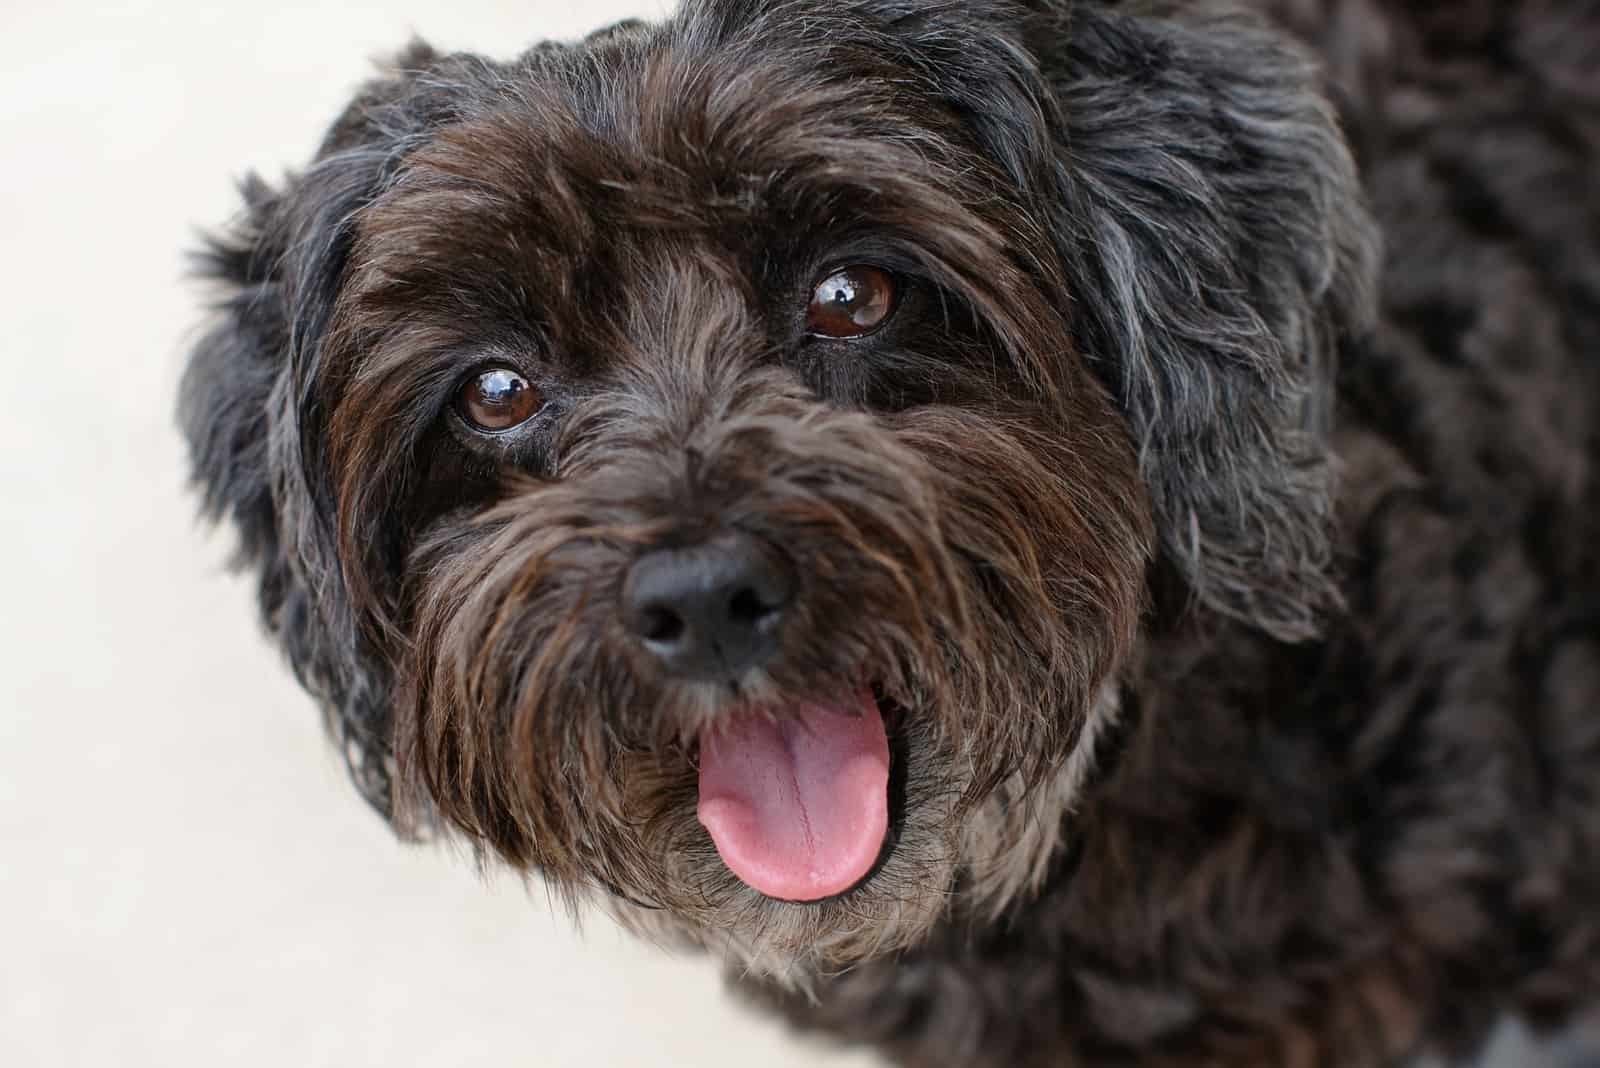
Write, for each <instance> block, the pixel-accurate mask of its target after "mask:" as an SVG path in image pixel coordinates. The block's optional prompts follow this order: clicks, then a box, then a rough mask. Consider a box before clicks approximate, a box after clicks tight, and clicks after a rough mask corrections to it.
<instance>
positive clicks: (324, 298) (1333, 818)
mask: <svg viewBox="0 0 1600 1068" xmlns="http://www.w3.org/2000/svg"><path fill="white" fill-rule="evenodd" d="M1597 42H1600V11H1597V9H1596V7H1595V5H1594V4H1593V3H1591V2H1588V0H1529V2H1526V3H1522V2H1512V0H1462V2H1456V3H1449V4H1446V3H1428V2H1424V0H1406V2H1402V0H1393V2H1387V3H1386V2H1381V0H1263V2H1261V3H1257V4H1254V5H1239V4H1232V3H1217V2H1212V0H1195V2H1178V0H1125V2H1111V0H1072V2H1068V0H1026V2H1023V0H1017V2H1010V0H974V2H953V0H685V2H684V4H683V7H682V9H681V10H680V11H678V12H677V13H676V14H675V15H673V16H672V17H670V18H668V19H666V20H665V21H662V22H660V23H655V24H651V23H643V22H626V23H622V24H618V25H616V26H613V27H611V28H609V29H606V30H603V31H599V32H597V33H596V34H594V35H592V36H590V37H588V38H586V39H583V40H581V41H576V42H572V43H546V44H539V45H536V46H535V47H533V48H532V49H530V50H529V51H527V52H525V53H524V54H522V55H521V56H519V57H518V58H516V59H514V60H511V61H509V62H504V63H500V62H491V61H489V60H487V59H484V58H480V57H478V56H475V55H468V54H441V53H438V52H436V51H434V50H433V49H431V48H429V47H428V46H427V45H425V44H422V43H413V44H412V45H411V46H410V47H409V48H408V49H407V50H405V51H404V52H403V53H402V54H400V55H399V56H398V57H397V58H396V59H395V60H394V61H393V62H392V63H391V64H390V65H389V66H388V67H387V68H386V70H385V71H384V72H383V73H381V75H379V76H378V77H376V78H375V79H374V80H373V81H371V82H370V83H369V84H367V85H366V86H365V87H364V88H363V89H362V90H361V91H360V92H359V94H358V95H357V96H356V97H355V99H354V101H353V102H352V103H351V104H350V105H349V107H348V108H347V109H346V110H345V111H344V113H343V114H342V115H341V116H340V117H339V118H338V119H337V121H336V122H335V123H334V124H333V126H332V128H331V130H330V131H329V132H328V134H327V136H326V139H325V140H324V141H323V143H322V145H321V147H320V149H319V150H318V151H317V153H316V155H315V158H314V159H313V160H312V161H311V162H310V164H309V165H308V166H307V167H306V168H305V169H303V170H301V171H299V172H298V173H295V174H292V175H290V176H288V177H287V178H286V179H285V180H284V181H282V182H280V183H278V184H276V185H274V184H269V183H267V182H264V181H262V180H260V179H257V178H250V179H247V180H246V181H245V183H244V184H243V197H244V201H245V206H244V209H243V212H242V214H241V215H240V217H239V218H238V219H237V220H236V221H235V222H234V223H233V224H231V225H230V226H229V227H228V228H227V229H226V230H225V231H223V232H221V233H219V234H218V235H217V236H216V237H214V238H213V239H212V240H210V242H209V244H208V245H207V247H206V249H205V250H204V252H203V253H202V254H201V261H200V262H201V266H200V273H201V274H202V275H203V276H205V277H206V278H208V279H210V280H211V282H212V283H213V284H215V285H216V286H218V287H219V290H220V296H219V297H218V298H217V299H216V301H215V304H214V307H213V319H212V325H211V327H210V328H209V330H208V331H207V332H206V333H205V334H204V335H203V337H202V338H201V339H200V340H199V341H198V343H197V344H196V346H195V348H194V349H193V352H192V355H191V357H190V362H189V366H188V369H187V372H186V376H185V378H184V381H183V384H182V390H181V400H180V421H181V425H182V429H183V431H184V433H185V435H186V437H187V441H188V444H189V448H190V453H191V457H192V461H193V470H194V476H195V479H196V482H197V484H198V487H199V490H200V492H201V494H202V496H203V500H204V509H205V511H206V513H207V514H208V515H209V516H211V517H213V518H217V519H221V520H227V521H230V522H231V525H232V526H233V527H234V529H236V530H237V532H238V535H239V539H240V542H239V544H240V547H239V553H238V559H239V561H240V564H241V566H243V567H245V568H247V569H249V570H250V571H251V572H253V573H254V574H255V576H256V577H257V579H258V580H259V595H260V610H261V615H262V617H263V619H264V620H265V623H266V628H267V630H268V631H269V632H270V634H271V636H272V638H273V639H274V641H275V642H276V643H277V644H278V645H279V646H281V648H282V649H283V650H284V652H285V653H286V654H287V659H288V662H289V664H290V665H291V666H292V667H293V669H294V671H295V672H296V673H297V675H298V677H299V679H300V681H301V682H302V683H303V684H304V686H305V688H306V689H307V690H308V691H309V692H310V693H311V694H312V695H313V696H314V697H315V699H316V701H317V703H318V704H319V705H320V707H321V709H322V710H323V712H324V713H325V715H326V719H327V724H328V726H329V728H330V730H331V734H332V737H333V739H334V740H335V741H336V743H337V744H338V746H339V747H340V748H341V749H342V751H343V753H344V755H345V757H346V758H347V761H348V764H349V768H350V771H351V773H352V777H353V780H354V782H355V784H356V786H357V787H358V788H359V790H360V792H361V794H362V795H364V797H365V798H366V799H367V800H368V801H369V802H371V804H372V805H373V806H375V807H376V808H377V809H378V811H380V812H381V813H382V814H383V816H384V817H385V818H386V819H387V820H388V821H389V822H390V823H391V824H392V825H393V827H394V828H395V829H396V830H397V831H398V832H399V834H400V835H402V836H404V837H406V838H423V839H427V838H435V837H439V836H455V837H459V838H461V839H464V840H465V841H467V842H470V843H471V844H472V846H473V847H475V849H476V850H477V851H479V853H480V854H481V855H482V856H483V857H484V858H487V859H490V860H493V861H495V862H498V863H503V864H505V865H509V866H510V867H512V868H514V869H516V870H518V871H521V872H526V873H535V874H537V875H539V876H541V877H542V878H543V879H544V880H546V881H547V882H548V883H549V885H551V886H552V887H554V888H556V890H557V891H558V892H559V893H560V894H562V895H564V896H565V897H566V898H567V899H568V900H569V901H571V902H573V903H574V904H578V903H599V904H600V905H602V906H603V907H605V908H607V909H609V910H610V911H611V912H612V913H614V914H615V915H616V916H618V917H619V918H620V919H621V920H622V922H624V923H625V924H628V925H630V926H631V927H633V928H634V929H636V930H638V931H640V932H642V933H644V934H647V935H648V936H650V937H652V938H655V939H660V940H667V941H670V942H673V943H677V944H683V945H690V946H695V947H699V948H702V949H704V950H706V951H708V952H711V953H714V954H716V955H717V956H718V957H720V958H721V959H722V960H723V961H725V962H726V963H727V966H728V968H729V970H730V973H731V974H732V975H733V976H734V980H733V981H734V982H735V983H736V984H737V985H738V987H739V988H740V989H741V990H743V991H745V992H747V993H748V995H749V997H750V999H751V1000H752V1001H753V1002H755V1003H757V1004H760V1005H762V1006H764V1007H766V1008H768V1009H771V1010H773V1011H775V1012H777V1013H778V1014H780V1015H781V1016H783V1017H784V1018H786V1019H787V1020H789V1021H791V1022H792V1023H793V1024H794V1025H796V1026H798V1027H800V1028H804V1029H808V1030H814V1031H819V1032H822V1033H826V1034H829V1035H831V1036H833V1037H835V1038H837V1039H840V1040H843V1041H846V1042H850V1043H858V1044H864V1045H870V1046H873V1047H876V1048H877V1049H879V1050H880V1051H882V1052H883V1053H884V1054H885V1055H886V1056H888V1057H889V1058H891V1059H893V1060H894V1061H896V1062H897V1063H902V1064H906V1065H924V1066H941V1065H961V1066H969V1068H970V1066H988V1065H993V1066H1002V1065H1004V1066H1015V1065H1141V1066H1149V1065H1171V1066H1221V1065H1227V1066H1232V1068H1237V1066H1252V1065H1260V1066H1267V1065H1273V1066H1295V1068H1298V1066H1313V1065H1315V1066H1322V1065H1328V1066H1340V1068H1350V1066H1378V1065H1390V1064H1396V1063H1400V1062H1401V1061H1402V1060H1403V1059H1405V1058H1407V1057H1410V1056H1412V1055H1414V1054H1417V1053H1421V1052H1424V1051H1433V1052H1437V1053H1442V1054H1444V1055H1447V1056H1456V1055H1466V1054H1468V1053H1469V1052H1470V1051H1471V1050H1472V1049H1473V1048H1474V1046H1475V1045H1477V1044H1478V1043H1480V1042H1481V1040H1482V1039H1483V1038H1484V1036H1485V1033H1486V1031H1487V1030H1488V1029H1489V1028H1490V1027H1491V1026H1492V1025H1493V1023H1494V1021H1495V1020H1496V1019H1497V1017H1499V1016H1500V1015H1501V1014H1502V1013H1505V1012H1511V1013H1515V1014H1518V1015H1520V1016H1521V1017H1522V1018H1523V1019H1525V1020H1527V1021H1529V1022H1531V1023H1533V1024H1534V1025H1537V1026H1556V1025H1558V1024H1560V1023H1561V1022H1562V1021H1564V1020H1567V1019H1569V1018H1571V1017H1572V1016H1573V1015H1574V1014H1576V1013H1578V1012H1581V1011H1584V1010H1585V1009H1587V1008H1590V1007H1592V1006H1593V1004H1594V1002H1595V1000H1596V992H1597V991H1600V474H1597V470H1596V465H1597V462H1600V179H1597V169H1596V166H1595V164H1596V160H1597V154H1600V64H1597V63H1596V60H1595V56H1596V54H1597V51H1596V45H1597Z"/></svg>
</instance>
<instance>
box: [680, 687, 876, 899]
mask: <svg viewBox="0 0 1600 1068" xmlns="http://www.w3.org/2000/svg"><path fill="white" fill-rule="evenodd" d="M888 787H889V743H888V740H887V739H886V738H885V737H884V733H883V714H882V713H881V712H879V711H878V702H877V701H875V700H874V699H873V697H872V695H871V694H870V693H866V692H863V693H861V694H860V695H859V696H858V697H857V699H856V700H855V702H853V703H852V704H850V705H842V704H841V705H805V706H803V707H800V708H797V709H794V710H793V711H792V713H791V714H789V715H786V716H783V717H781V718H779V719H777V720H772V719H766V718H761V717H755V716H752V717H748V718H746V719H744V720H742V721H741V722H739V723H736V724H734V725H733V727H732V728H731V729H728V730H721V731H717V732H709V731H708V732H706V734H704V735H703V736H702V737H701V739H700V809H699V815H700V822H701V823H702V824H704V825H705V828H706V830H707V831H709V832H710V833H711V840H712V841H713V842H715V843H716V845H717V852H718V853H719V854H721V856H722V862H723V863H724V864H726V865H727V866H728V868H729V870H730V871H732V872H733V874H735V875H737V876H738V877H739V878H740V879H741V880H743V881H744V883H745V884H746V885H747V886H749V887H750V888H752V889H754V890H758V891H760V892H761V893H763V894H766V895H767V896H768V897H775V898H781V899H783V900H785V901H817V900H819V899H821V898H825V897H832V896H833V895H834V894H839V893H843V892H844V891H846V890H848V889H850V888H851V887H852V886H854V885H855V884H856V883H858V882H860V881H861V880H862V879H863V878H865V877H866V874H867V872H869V871H871V870H872V866H873V864H875V863H876V862H877V859H878V853H879V851H880V850H881V849H882V848H883V836H884V832H885V831H886V830H887V829H888V827H889V790H888Z"/></svg>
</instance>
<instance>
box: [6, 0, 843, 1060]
mask: <svg viewBox="0 0 1600 1068" xmlns="http://www.w3.org/2000/svg"><path fill="white" fill-rule="evenodd" d="M664 6H665V5H664V4H663V3H660V2H656V0H644V2H643V3H641V2H639V0H634V2H631V3H630V2H624V0H589V2H587V3H584V4H577V5H575V4H571V3H568V2H564V0H563V2H554V0H522V2H520V3H512V2H494V0H448V2H440V0H389V2H366V3H360V2H347V0H341V2H332V3H329V2H324V3H287V4H254V5H246V4H242V3H222V4H214V3H209V2H199V0H159V2H145V3H125V4H118V5H105V6H101V7H89V6H86V5H83V4H63V5H43V4H38V5H36V4H26V3H23V2H22V0H4V2H0V40H3V41H4V42H5V58H4V59H3V60H0V101H3V102H4V103H3V105H0V160H3V164H0V369H3V373H0V393H3V397H4V402H5V403H4V408H3V414H0V560H3V561H4V562H5V568H6V575H5V578H4V579H0V1064H4V1065H6V1066H12V1068H32V1066H52V1068H53V1066H58V1065H60V1066H67V1065H85V1066H87V1065H94V1066H97V1068H100V1066H113V1065H115V1066H127V1068H133V1066H143V1065H163V1066H171V1065H185V1066H186V1065H208V1066H209V1065H215V1064H229V1065H240V1066H256V1065H261V1066H268V1065H270V1066H272V1068H289V1066H293V1068H312V1066H318V1065H339V1066H341V1068H361V1066H369V1065H370V1066H380V1065H381V1066H407V1065H429V1066H451V1065H488V1064H503V1065H530V1066H532V1065H538V1066H544V1065H550V1066H565V1065H589V1066H593V1065H655V1064H663V1065H674V1064H684V1065H701V1066H715V1065H751V1064H760V1065H763V1066H774V1068H779V1066H791V1065H866V1064H868V1063H870V1062H868V1061H867V1060H865V1059H863V1058H858V1057H844V1056H840V1057H837V1058H830V1057H829V1056H828V1055H827V1054H825V1053H824V1052H823V1051H820V1050H818V1049H816V1048H814V1047H810V1046H806V1045H802V1044H800V1043H799V1042H797V1041H796V1040H794V1039H792V1038H790V1037H788V1036H785V1035H783V1034H782V1033H781V1031H780V1030H779V1028H778V1027H777V1026H776V1025H774V1024H772V1023H770V1022H768V1021H766V1020H763V1019H761V1018H760V1017H758V1016H755V1015H752V1014H749V1013H746V1012H744V1011H741V1010H740V1009H739V1008H738V1007H737V1006H736V1005H735V1004H734V1002H733V1000H732V999H731V998H730V997H728V996H727V995H726V994H725V993H724V992H723V990H722V984H721V980H720V977H719V975H718V974H717V971H716V969H715V968H714V967H713V966H712V965H711V964H710V963H709V962H708V961H705V960H699V959H685V958H681V957H679V958H674V957H672V956H669V955H668V954H666V953H664V952H662V951H660V950H657V949H655V948H653V947H651V946H648V945H645V944H643V943H640V942H637V941H634V940H632V939H629V938H626V937H625V936H623V935H622V934H621V933H619V932H617V931H616V930H614V929H613V928H612V927H611V926H610V924H609V923H608V922H607V921H606V920H605V919H604V918H603V917H600V916H598V915H593V916H590V917H588V918H587V919H586V921H585V923H584V925H583V929H582V930H581V931H579V930H575V929H574V927H573V924H572V923H571V922H570V920H569V919H568V917H567V916H566V915H565V914H564V913H562V912H561V910H559V909H558V908H553V907H551V905H550V904H549V903H548V902H547V901H546V899H545V897H544V893H543V891H542V889H541V888H540V887H538V886H533V887H531V888H524V887H523V886H522V885H521V884H520V883H518V882H516V881H514V880H511V879H506V878H483V877H480V875H479V874H478V873H477V872H476V871H475V870H474V868H473V865H472V863H471V861H470V859H468V858H466V857H464V856H461V855H459V854H456V853H452V852H450V851H448V850H443V849H415V848H405V847H402V846H400V845H398V844H396V843H395V841H394V840H393V839H392V838H391V836H390V835H389V833H388V832H387V830H386V829H385V828H384V826H383V825H382V823H381V822H380V821H379V820H378V818H377V817H376V816H374V815H372V814H371V813H370V812H369V811H368V810H367V808H366V806H365V805H363V804H362V803H361V801H360V800H359V799H358V798H357V796H356V794H355V792H354V791H353V789H352V788H351V787H350V786H349V785H348V784H347V783H346V782H345V781H344V772H343V769H342V767H341V766H340V765H339V763H338V761H337V759H336V758H335V756H334V754H333V752H332V750H331V748H330V747H329V746H327V745H326V744H325V743H324V741H323V738H322V736H321V728H320V725H319V722H318V717H317V713H316V710H315V709H314V708H313V706H312V704H311V702H310V700H309V699H308V698H307V697H306V696H305V695H304V694H302V693H301V692H300V691H299V690H298V689H297V688H296V687H295V685H294V684H293V682H292V681H291V680H290V678H289V676H288V673H287V672H286V671H285V670H284V669H283V666H282V665H281V664H280V662H279V660H278V657H277V655H276V654H275V653H274V652H273V651H272V650H271V649H270V648H269V647H268V645H267V644H266V643H265V642H264V641H263V640H262V638H261V636H260V634H259V632H258V631H257V629H256V624H255V610H254V605H253V601H252V594H251V591H250V590H249V588H248V587H247V585H246V584H245V583H244V582H243V581H241V580H240V579H237V578H235V577H232V576H230V575H228V574H227V573H226V570H225V567H224V564H225V561H226V557H227V554H228V548H229V544H228V539H227V538H226V537H222V536H217V535H213V534H212V533H210V532H208V531H207V530H205V529H204V528H203V527H201V526H200V525H199V524H198V523H197V522H196V521H195V520H194V502H193V500H192V498H191V497H190V495H189V494H188V493H187V492H186V490H185V486H184V480H185V471H184V457H183V452H182V449H181V445H180V442H179V440H178V437H177V435H176V433H175V431H174V429H173V397H174V390H175V387H176V383H177V379H178V375H179V373H180V369H181V366H182V362H183V357H184V352H185V347H186V344H187V343H188V341H190V340H191V339H192V338H193V337H194V336H195V333H196V328H197V325H198V323H199V322H200V319H201V314H200V308H201V299H202V293H201V292H200V290H199V289H198V288H197V287H195V286H193V285H192V284H189V283H187V282H186V281H185V280H184V278H183V274H184V259H183V257H184V253H185V250H186V249H187V248H189V247H191V246H192V245H193V244H194V235H195V232H196V229H197V228H198V227H201V226H212V225H215V224H218V223H221V222H223V221H224V220H226V219H227V218H228V217H229V216H230V214H231V213H232V212H233V211H234V210H235V206H236V204H237V198H236V196H235V194H234V191H233V182H234V180H235V179H236V178H238V177H239V176H240V175H242V174H243V173H244V172H245V171H246V170H248V169H252V168H254V169H257V170H260V171H261V172H262V173H263V174H264V175H266V176H268V177H274V176H276V175H278V174H279V173H281V171H282V170H283V169H284V168H285V167H289V166H298V165H300V164H302V163H304V162H305V161H306V159H307V158H308V157H309V155H310V153H311V152H312V150H313V149H314V148H315V146H316V143H317V141H318V139H319V138H320V136H321V134H322V131H323V129H324V127H325V126H326V125H327V124H328V122H330V121H331V120H332V119H333V117H334V116H335V115H336V114H337V113H338V111H339V110H340V109H341V108H342V107H343V105H344V103H345V102H346V100H347V99H348V97H349V95H350V93H351V90H352V89H353V88H354V87H355V86H356V85H357V83H358V82H360V81H361V80H362V79H363V78H364V77H366V76H367V75H368V73H369V72H370V70H371V64H370V60H371V58H372V57H374V56H378V55H382V54H384V53H387V52H391V51H393V50H395V49H397V48H398V47H399V46H400V45H402V44H403V43H404V42H405V41H406V39H407V38H408V37H409V36H410V35H412V34H413V33H415V34H420V35H421V36H423V37H424V38H426V39H428V40H430V41H432V42H433V43H435V44H437V45H440V46H444V47H450V48H471V49H476V50H479V51H483V52H486V53H489V54H491V55H494V56H500V57H504V56H510V55H513V54H515V53H516V52H519V51H521V49H522V48H523V47H525V46H526V45H528V44H530V43H532V42H533V41H534V40H536V39H538V38H541V37H564V36H571V35H574V34H577V33H580V32H583V31H586V30H588V29H591V28H593V27H594V26H598V25H600V24H603V23H606V22H609V21H612V20H614V19H616V18H619V17H622V16H625V15H633V14H643V15H660V14H662V13H663V8H664Z"/></svg>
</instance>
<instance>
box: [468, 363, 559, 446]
mask: <svg viewBox="0 0 1600 1068" xmlns="http://www.w3.org/2000/svg"><path fill="white" fill-rule="evenodd" d="M542 406H543V398H542V397H540V396H539V391H538V390H536V389H534V388H533V386H532V385H531V384H529V382H528V380H527V379H526V378H523V377H522V376H521V375H519V374H518V373H517V372H515V371H513V370H511V369H510V368H507V367H491V368H490V369H489V370H487V371H483V372H480V373H479V374H476V375H474V376H473V377H472V378H470V379H468V380H467V382H466V384H465V385H463V386H462V387H461V389H460V390H458V391H457V392H456V411H458V412H460V413H461V418H463V419H465V420H466V421H467V422H468V423H470V424H471V425H472V426H474V427H476V428H478V429H479V430H488V431H496V430H510V429H511V428H512V427H514V426H520V425H521V424H523V423H526V422H527V421H528V420H529V419H532V418H533V417H534V415H535V414H537V413H538V411H539V409H540V408H541V407H542Z"/></svg>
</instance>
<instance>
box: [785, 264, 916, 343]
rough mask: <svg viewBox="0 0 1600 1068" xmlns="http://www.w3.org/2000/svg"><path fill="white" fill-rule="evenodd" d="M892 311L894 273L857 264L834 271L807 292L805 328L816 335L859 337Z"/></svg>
mask: <svg viewBox="0 0 1600 1068" xmlns="http://www.w3.org/2000/svg"><path fill="white" fill-rule="evenodd" d="M892 311H894V276H893V275H891V274H890V273H889V272H888V271H884V270H880V269H879V268H877V267H867V266H865V265H859V264H858V265H857V266H854V267H845V268H842V269H840V270H837V271H834V272H833V273H832V274H830V275H829V276H828V277H826V278H824V279H823V280H822V281H821V282H820V283H819V284H818V285H817V288H816V289H815V290H814V291H813V292H812V294H811V304H810V306H809V307H807V308H806V329H807V330H809V331H810V332H811V333H813V334H816V335H818V336H819V337H840V338H849V337H863V336H865V335H867V334H870V333H872V332H873V331H874V330H876V329H878V327H880V326H882V325H883V324H884V322H885V321H886V320H887V319H888V318H889V313H890V312H892Z"/></svg>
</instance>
